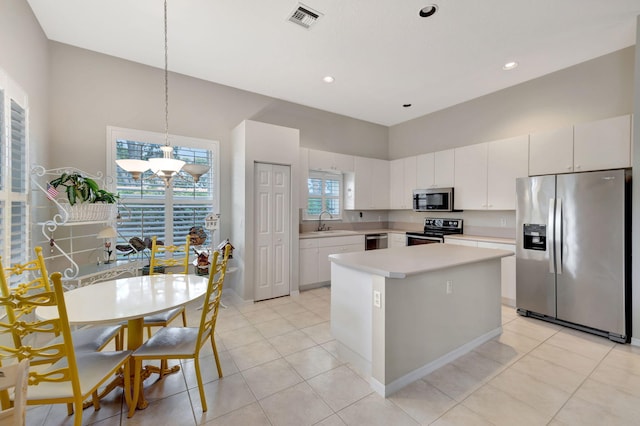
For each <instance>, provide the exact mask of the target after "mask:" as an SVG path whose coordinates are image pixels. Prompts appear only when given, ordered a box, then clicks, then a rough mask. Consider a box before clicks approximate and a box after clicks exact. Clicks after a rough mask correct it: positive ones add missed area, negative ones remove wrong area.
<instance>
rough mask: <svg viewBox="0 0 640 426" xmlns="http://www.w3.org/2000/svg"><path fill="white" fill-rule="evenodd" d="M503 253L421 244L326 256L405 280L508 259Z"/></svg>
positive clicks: (385, 275)
mask: <svg viewBox="0 0 640 426" xmlns="http://www.w3.org/2000/svg"><path fill="white" fill-rule="evenodd" d="M512 255H513V253H512V252H510V251H507V250H497V249H487V248H477V247H467V246H459V245H453V244H423V245H417V246H407V247H395V248H389V249H380V250H369V251H364V252H357V253H344V254H332V255H329V259H330V260H331V261H332V262H334V263H336V264H339V265H343V266H347V267H350V268H353V269H356V270H359V271H364V272H369V273H371V274H375V275H381V276H383V277H387V278H406V277H407V276H410V275H417V274H422V273H425V272H430V271H435V270H438V269H445V268H451V267H454V266H459V265H465V264H468V263H475V262H483V261H485V260H491V259H499V258H502V257H507V256H512Z"/></svg>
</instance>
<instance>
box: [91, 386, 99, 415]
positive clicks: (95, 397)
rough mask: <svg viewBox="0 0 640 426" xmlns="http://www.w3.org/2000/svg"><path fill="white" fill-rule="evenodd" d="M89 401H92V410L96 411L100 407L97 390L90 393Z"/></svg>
mask: <svg viewBox="0 0 640 426" xmlns="http://www.w3.org/2000/svg"><path fill="white" fill-rule="evenodd" d="M91 402H92V403H93V410H94V411H98V410H99V409H100V398H98V391H95V392H93V393H92V394H91Z"/></svg>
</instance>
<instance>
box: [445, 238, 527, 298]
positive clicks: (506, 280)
mask: <svg viewBox="0 0 640 426" xmlns="http://www.w3.org/2000/svg"><path fill="white" fill-rule="evenodd" d="M444 242H445V243H447V244H457V245H460V246H470V247H480V248H493V249H500V250H507V251H510V252H513V253H514V256H509V257H503V258H502V261H501V264H500V270H501V272H502V279H501V287H502V303H504V304H505V305H509V306H512V307H515V306H516V257H515V252H516V246H515V244H504V243H491V242H487V241H478V240H469V239H464V240H463V239H458V238H448V237H445V239H444Z"/></svg>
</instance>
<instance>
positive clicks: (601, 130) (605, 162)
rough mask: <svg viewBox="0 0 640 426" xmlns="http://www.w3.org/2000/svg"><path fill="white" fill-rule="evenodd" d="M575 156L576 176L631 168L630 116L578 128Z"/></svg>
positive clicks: (575, 135) (586, 124)
mask: <svg viewBox="0 0 640 426" xmlns="http://www.w3.org/2000/svg"><path fill="white" fill-rule="evenodd" d="M573 155H574V170H575V171H576V172H582V171H587V170H605V169H618V168H622V167H631V116H630V115H623V116H621V117H613V118H607V119H605V120H598V121H593V122H590V123H581V124H576V125H575V127H574V139H573Z"/></svg>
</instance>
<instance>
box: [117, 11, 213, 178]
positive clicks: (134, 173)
mask: <svg viewBox="0 0 640 426" xmlns="http://www.w3.org/2000/svg"><path fill="white" fill-rule="evenodd" d="M167 52H168V43H167V0H164V143H165V144H164V146H163V147H161V148H160V149H161V150H162V157H161V158H150V159H149V160H148V161H145V160H139V159H133V158H127V159H121V160H116V164H117V165H118V166H120V167H121V168H122V169H124V170H125V171H127V172H128V173H130V174H131V177H132V178H133V179H134V180H139V179H140V178H141V177H142V174H143V173H144V172H146V171H147V170H149V169H151V171H152V172H153V175H151V178H153V177H159V178H161V179H162V180H164V183H165V186H169V185H170V183H171V181H172V179H173V178H174V177H175V176H181V175H180V174H179V173H180V171H181V170H183V171H185V172H187V173H189V174H190V175H191V177H192V178H193V181H194V182H195V183H197V182H198V181H199V180H200V177H201V176H202V175H204V174H205V173H207V172H208V171H209V166H208V165H205V164H186V162H185V161H182V160H178V159H176V158H173V148H172V147H171V145H170V144H169V60H168V58H169V56H168V53H167Z"/></svg>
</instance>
